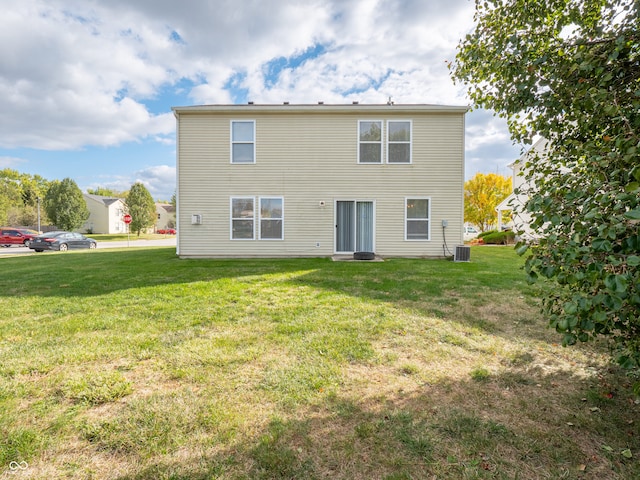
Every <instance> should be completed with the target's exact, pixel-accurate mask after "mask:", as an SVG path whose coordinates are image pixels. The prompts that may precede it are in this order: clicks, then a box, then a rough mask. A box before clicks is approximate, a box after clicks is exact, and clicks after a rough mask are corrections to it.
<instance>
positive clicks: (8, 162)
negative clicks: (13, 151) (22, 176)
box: [0, 157, 27, 170]
mask: <svg viewBox="0 0 640 480" xmlns="http://www.w3.org/2000/svg"><path fill="white" fill-rule="evenodd" d="M25 163H27V160H25V159H24V158H17V157H0V168H11V169H13V170H15V169H16V168H18V167H19V166H20V165H21V164H25Z"/></svg>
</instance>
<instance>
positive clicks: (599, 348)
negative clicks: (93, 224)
mask: <svg viewBox="0 0 640 480" xmlns="http://www.w3.org/2000/svg"><path fill="white" fill-rule="evenodd" d="M471 259H472V261H471V262H470V263H454V262H450V261H444V260H418V259H390V260H387V261H385V262H375V263H367V262H332V261H331V260H329V259H287V260H267V259H260V260H180V259H178V258H176V256H175V249H173V248H149V249H127V250H124V249H122V250H102V251H101V250H97V251H93V252H89V251H82V252H72V253H65V254H58V253H49V254H42V255H35V256H25V257H14V258H4V259H1V260H0V266H1V267H2V271H3V273H4V275H2V279H1V280H0V304H1V306H2V316H1V317H0V478H4V476H6V477H7V478H9V477H10V478H37V479H40V478H41V479H63V478H64V479H67V478H74V479H76V478H78V479H94V478H95V479H356V480H357V479H389V480H391V479H396V480H398V479H432V478H437V479H472V478H481V479H516V478H517V479H560V478H565V479H603V478H607V479H630V478H640V466H639V464H638V458H639V457H640V440H639V438H638V425H637V422H636V420H637V419H638V413H639V410H640V406H639V405H638V401H637V399H636V398H635V397H634V396H633V393H632V388H631V385H632V383H633V382H634V381H635V379H633V378H629V377H627V376H625V374H624V372H620V371H619V370H617V369H615V368H613V367H612V366H611V365H609V364H608V356H607V351H606V349H605V347H604V346H603V345H598V344H596V345H594V344H589V345H582V346H578V347H574V348H571V349H565V348H562V347H561V346H559V345H558V344H557V342H558V336H557V334H556V333H555V332H553V331H550V330H548V329H547V328H546V321H545V319H543V318H541V316H540V314H539V313H538V303H539V299H538V297H539V290H538V289H539V288H540V287H532V286H529V285H527V284H526V283H525V281H524V274H523V272H522V270H521V264H522V259H520V258H519V257H517V255H516V254H515V253H514V251H513V249H511V248H508V247H493V248H492V247H477V248H473V249H472V255H471Z"/></svg>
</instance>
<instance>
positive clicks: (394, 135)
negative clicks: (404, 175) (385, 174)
mask: <svg viewBox="0 0 640 480" xmlns="http://www.w3.org/2000/svg"><path fill="white" fill-rule="evenodd" d="M387 163H411V121H409V120H402V121H398V120H389V122H388V123H387Z"/></svg>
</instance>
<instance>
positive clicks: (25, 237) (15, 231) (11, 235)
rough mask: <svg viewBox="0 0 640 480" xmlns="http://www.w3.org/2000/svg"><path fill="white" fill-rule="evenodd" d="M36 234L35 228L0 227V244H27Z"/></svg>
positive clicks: (8, 245) (5, 245) (6, 245)
mask: <svg viewBox="0 0 640 480" xmlns="http://www.w3.org/2000/svg"><path fill="white" fill-rule="evenodd" d="M36 235H38V232H36V231H35V230H29V229H28V228H9V227H7V228H4V227H3V228H1V229H0V245H2V246H3V247H10V246H11V245H24V246H25V247H28V246H29V243H30V242H31V239H32V238H33V237H35V236H36Z"/></svg>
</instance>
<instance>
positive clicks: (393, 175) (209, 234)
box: [178, 109, 464, 257]
mask: <svg viewBox="0 0 640 480" xmlns="http://www.w3.org/2000/svg"><path fill="white" fill-rule="evenodd" d="M238 110H239V111H237V112H236V111H233V112H224V113H219V114H218V113H215V112H202V113H197V112H193V113H192V112H188V113H180V112H178V116H179V130H178V136H179V142H178V145H179V151H178V181H179V185H178V192H179V195H178V196H179V219H178V222H179V223H178V232H179V235H178V252H179V254H180V255H181V256H185V257H189V256H194V257H200V256H203V257H206V256H328V255H332V254H333V253H334V241H335V239H334V235H335V202H336V201H337V200H366V201H373V202H375V215H376V218H375V220H376V226H375V234H376V235H375V246H376V253H378V254H379V255H383V256H441V255H442V245H443V239H442V228H441V222H442V220H447V221H448V222H449V226H448V227H447V229H446V233H447V239H446V240H447V243H448V245H449V248H450V250H451V251H453V247H454V245H455V244H457V243H460V242H461V240H462V238H461V236H462V220H463V219H462V212H463V205H462V201H463V194H462V186H463V176H464V160H463V149H464V145H463V132H464V115H463V113H460V112H452V113H447V112H445V113H442V112H435V113H434V112H414V111H412V112H410V113H408V112H406V111H399V112H398V113H394V112H392V111H383V112H375V113H373V114H372V112H370V111H364V112H361V111H359V109H354V112H353V113H351V112H349V113H343V112H336V113H322V112H321V113H318V114H313V115H312V114H309V113H307V112H300V113H296V112H292V113H288V112H283V113H279V112H276V113H271V112H270V113H261V112H259V111H249V112H246V113H245V112H243V111H242V110H241V109H238ZM369 118H380V119H381V120H383V129H384V132H383V138H384V139H385V142H386V128H387V121H388V120H393V119H399V120H407V119H410V120H412V122H413V124H412V163H411V164H387V163H386V158H384V157H385V156H386V150H387V149H386V143H385V146H384V147H383V163H382V164H358V159H357V151H358V120H362V119H369ZM232 119H233V120H242V119H247V120H255V121H256V163H255V164H239V165H233V164H230V163H229V158H230V157H229V155H230V120H232ZM242 196H253V197H255V198H256V202H257V201H258V199H259V197H261V196H262V197H267V196H269V197H282V198H284V240H282V241H278V240H270V241H264V240H263V241H261V240H258V238H259V233H258V232H257V231H256V240H251V241H237V240H231V239H230V210H229V206H230V199H231V197H242ZM412 196H416V197H430V198H431V229H430V232H431V239H430V240H429V241H425V242H417V241H410V242H408V241H405V240H404V232H405V225H404V222H405V198H407V197H412ZM321 202H324V206H321ZM257 205H258V203H256V208H257ZM192 214H201V215H202V224H201V225H191V215H192ZM257 225H258V216H257V215H256V227H257ZM317 245H319V246H317Z"/></svg>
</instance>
